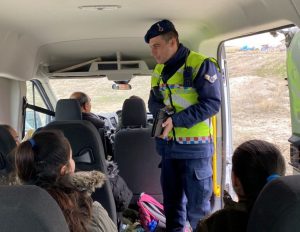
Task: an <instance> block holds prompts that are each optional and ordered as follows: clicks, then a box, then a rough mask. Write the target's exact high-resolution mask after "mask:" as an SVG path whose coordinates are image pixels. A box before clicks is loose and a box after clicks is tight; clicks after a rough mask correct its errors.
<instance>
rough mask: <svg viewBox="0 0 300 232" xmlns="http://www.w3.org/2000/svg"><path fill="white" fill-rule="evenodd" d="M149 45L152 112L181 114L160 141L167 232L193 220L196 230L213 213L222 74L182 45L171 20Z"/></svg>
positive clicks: (155, 29)
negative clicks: (215, 129)
mask: <svg viewBox="0 0 300 232" xmlns="http://www.w3.org/2000/svg"><path fill="white" fill-rule="evenodd" d="M145 41H146V43H148V44H149V47H150V49H151V53H152V55H153V57H154V58H155V60H156V62H157V65H156V66H155V69H154V71H153V74H152V78H151V91H150V96H149V101H148V106H149V110H150V112H151V113H152V114H153V115H154V116H155V115H157V113H158V112H159V110H160V109H162V108H164V107H167V108H168V109H172V110H173V111H174V112H175V113H174V114H173V115H171V116H170V117H168V118H167V119H166V120H165V122H164V123H163V125H162V126H163V128H164V129H163V132H162V134H161V135H160V136H159V137H157V138H156V148H157V151H158V153H159V154H160V155H161V157H162V161H161V185H162V190H163V196H164V207H165V214H166V220H167V221H166V225H167V231H185V228H186V225H187V224H188V223H187V221H189V223H190V225H191V227H192V228H193V229H194V230H195V228H196V224H197V222H198V220H199V219H201V218H203V217H204V216H205V215H207V214H208V213H209V212H210V210H211V206H210V198H211V195H212V166H211V156H212V153H213V135H212V133H213V128H212V124H211V117H212V116H213V115H215V114H216V113H217V112H218V111H219V108H220V103H221V93H220V81H219V79H220V74H219V72H218V68H217V64H216V61H215V60H214V59H212V58H208V57H206V56H204V55H202V54H199V53H196V52H194V51H190V50H189V49H188V48H186V47H185V46H184V45H182V44H181V43H179V39H178V32H177V31H176V29H175V27H174V25H173V23H172V22H170V21H169V20H161V21H159V22H157V23H155V24H153V25H152V26H151V27H150V29H149V30H148V31H147V33H146V35H145Z"/></svg>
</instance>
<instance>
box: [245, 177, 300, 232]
mask: <svg viewBox="0 0 300 232" xmlns="http://www.w3.org/2000/svg"><path fill="white" fill-rule="evenodd" d="M299 183H300V175H294V176H285V177H279V178H277V179H275V180H273V181H271V182H270V183H268V184H267V185H266V186H265V187H264V188H263V190H262V191H261V193H260V194H259V196H258V198H257V200H256V202H255V204H254V206H253V209H252V211H251V213H250V218H249V221H248V229H247V232H258V231H259V232H287V231H299V230H300V184H299Z"/></svg>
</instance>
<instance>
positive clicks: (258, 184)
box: [196, 140, 285, 232]
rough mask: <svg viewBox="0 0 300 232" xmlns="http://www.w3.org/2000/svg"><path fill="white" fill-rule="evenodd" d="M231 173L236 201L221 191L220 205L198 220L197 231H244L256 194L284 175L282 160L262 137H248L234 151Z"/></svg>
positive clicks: (274, 147)
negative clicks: (252, 138) (222, 196)
mask: <svg viewBox="0 0 300 232" xmlns="http://www.w3.org/2000/svg"><path fill="white" fill-rule="evenodd" d="M231 174H232V175H231V177H232V185H233V188H234V191H235V192H236V194H237V196H238V202H234V201H233V200H232V199H231V197H230V195H229V194H228V193H227V192H225V193H224V203H225V206H224V209H221V210H219V211H217V212H215V213H214V214H212V215H211V216H209V217H208V218H206V219H204V220H201V221H199V223H198V226H197V229H196V231H197V232H219V231H222V232H227V231H228V232H243V231H246V230H247V223H248V218H249V215H250V211H251V209H252V206H253V204H254V202H255V200H256V198H257V196H258V194H259V193H260V191H261V190H262V188H263V187H264V186H265V184H266V183H268V182H270V181H272V180H273V179H274V178H277V177H279V176H284V174H285V161H284V158H283V156H282V154H281V153H280V151H279V150H278V149H277V148H276V146H274V145H273V144H271V143H269V142H266V141H263V140H250V141H247V142H244V143H242V144H241V145H240V146H239V147H237V148H236V150H235V151H234V154H233V157H232V173H231Z"/></svg>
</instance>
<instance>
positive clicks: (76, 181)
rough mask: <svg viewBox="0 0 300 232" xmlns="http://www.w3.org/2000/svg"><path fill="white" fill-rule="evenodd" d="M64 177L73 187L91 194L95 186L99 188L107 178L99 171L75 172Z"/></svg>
mask: <svg viewBox="0 0 300 232" xmlns="http://www.w3.org/2000/svg"><path fill="white" fill-rule="evenodd" d="M66 178H68V181H69V183H70V184H71V185H72V186H73V187H74V188H75V189H77V190H79V191H81V192H87V193H89V194H92V193H93V192H94V191H95V189H96V188H101V187H102V185H103V184H104V182H105V181H106V179H107V178H106V176H105V174H104V173H102V172H99V171H80V172H75V173H74V174H71V175H68V176H66Z"/></svg>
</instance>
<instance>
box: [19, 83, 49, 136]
mask: <svg viewBox="0 0 300 232" xmlns="http://www.w3.org/2000/svg"><path fill="white" fill-rule="evenodd" d="M26 87H27V94H26V98H27V103H28V104H30V105H33V106H37V107H40V108H42V109H46V110H52V107H51V106H50V104H49V100H48V98H47V97H46V95H45V94H44V91H43V89H42V87H41V84H40V82H39V81H37V80H34V81H28V82H27V83H26ZM51 120H52V116H50V115H48V114H47V113H46V112H40V110H39V109H38V108H37V109H31V108H29V107H27V108H26V115H25V125H24V134H26V133H27V132H28V131H29V130H36V129H37V128H40V127H43V126H45V125H46V124H48V123H49V122H50V121H51Z"/></svg>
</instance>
